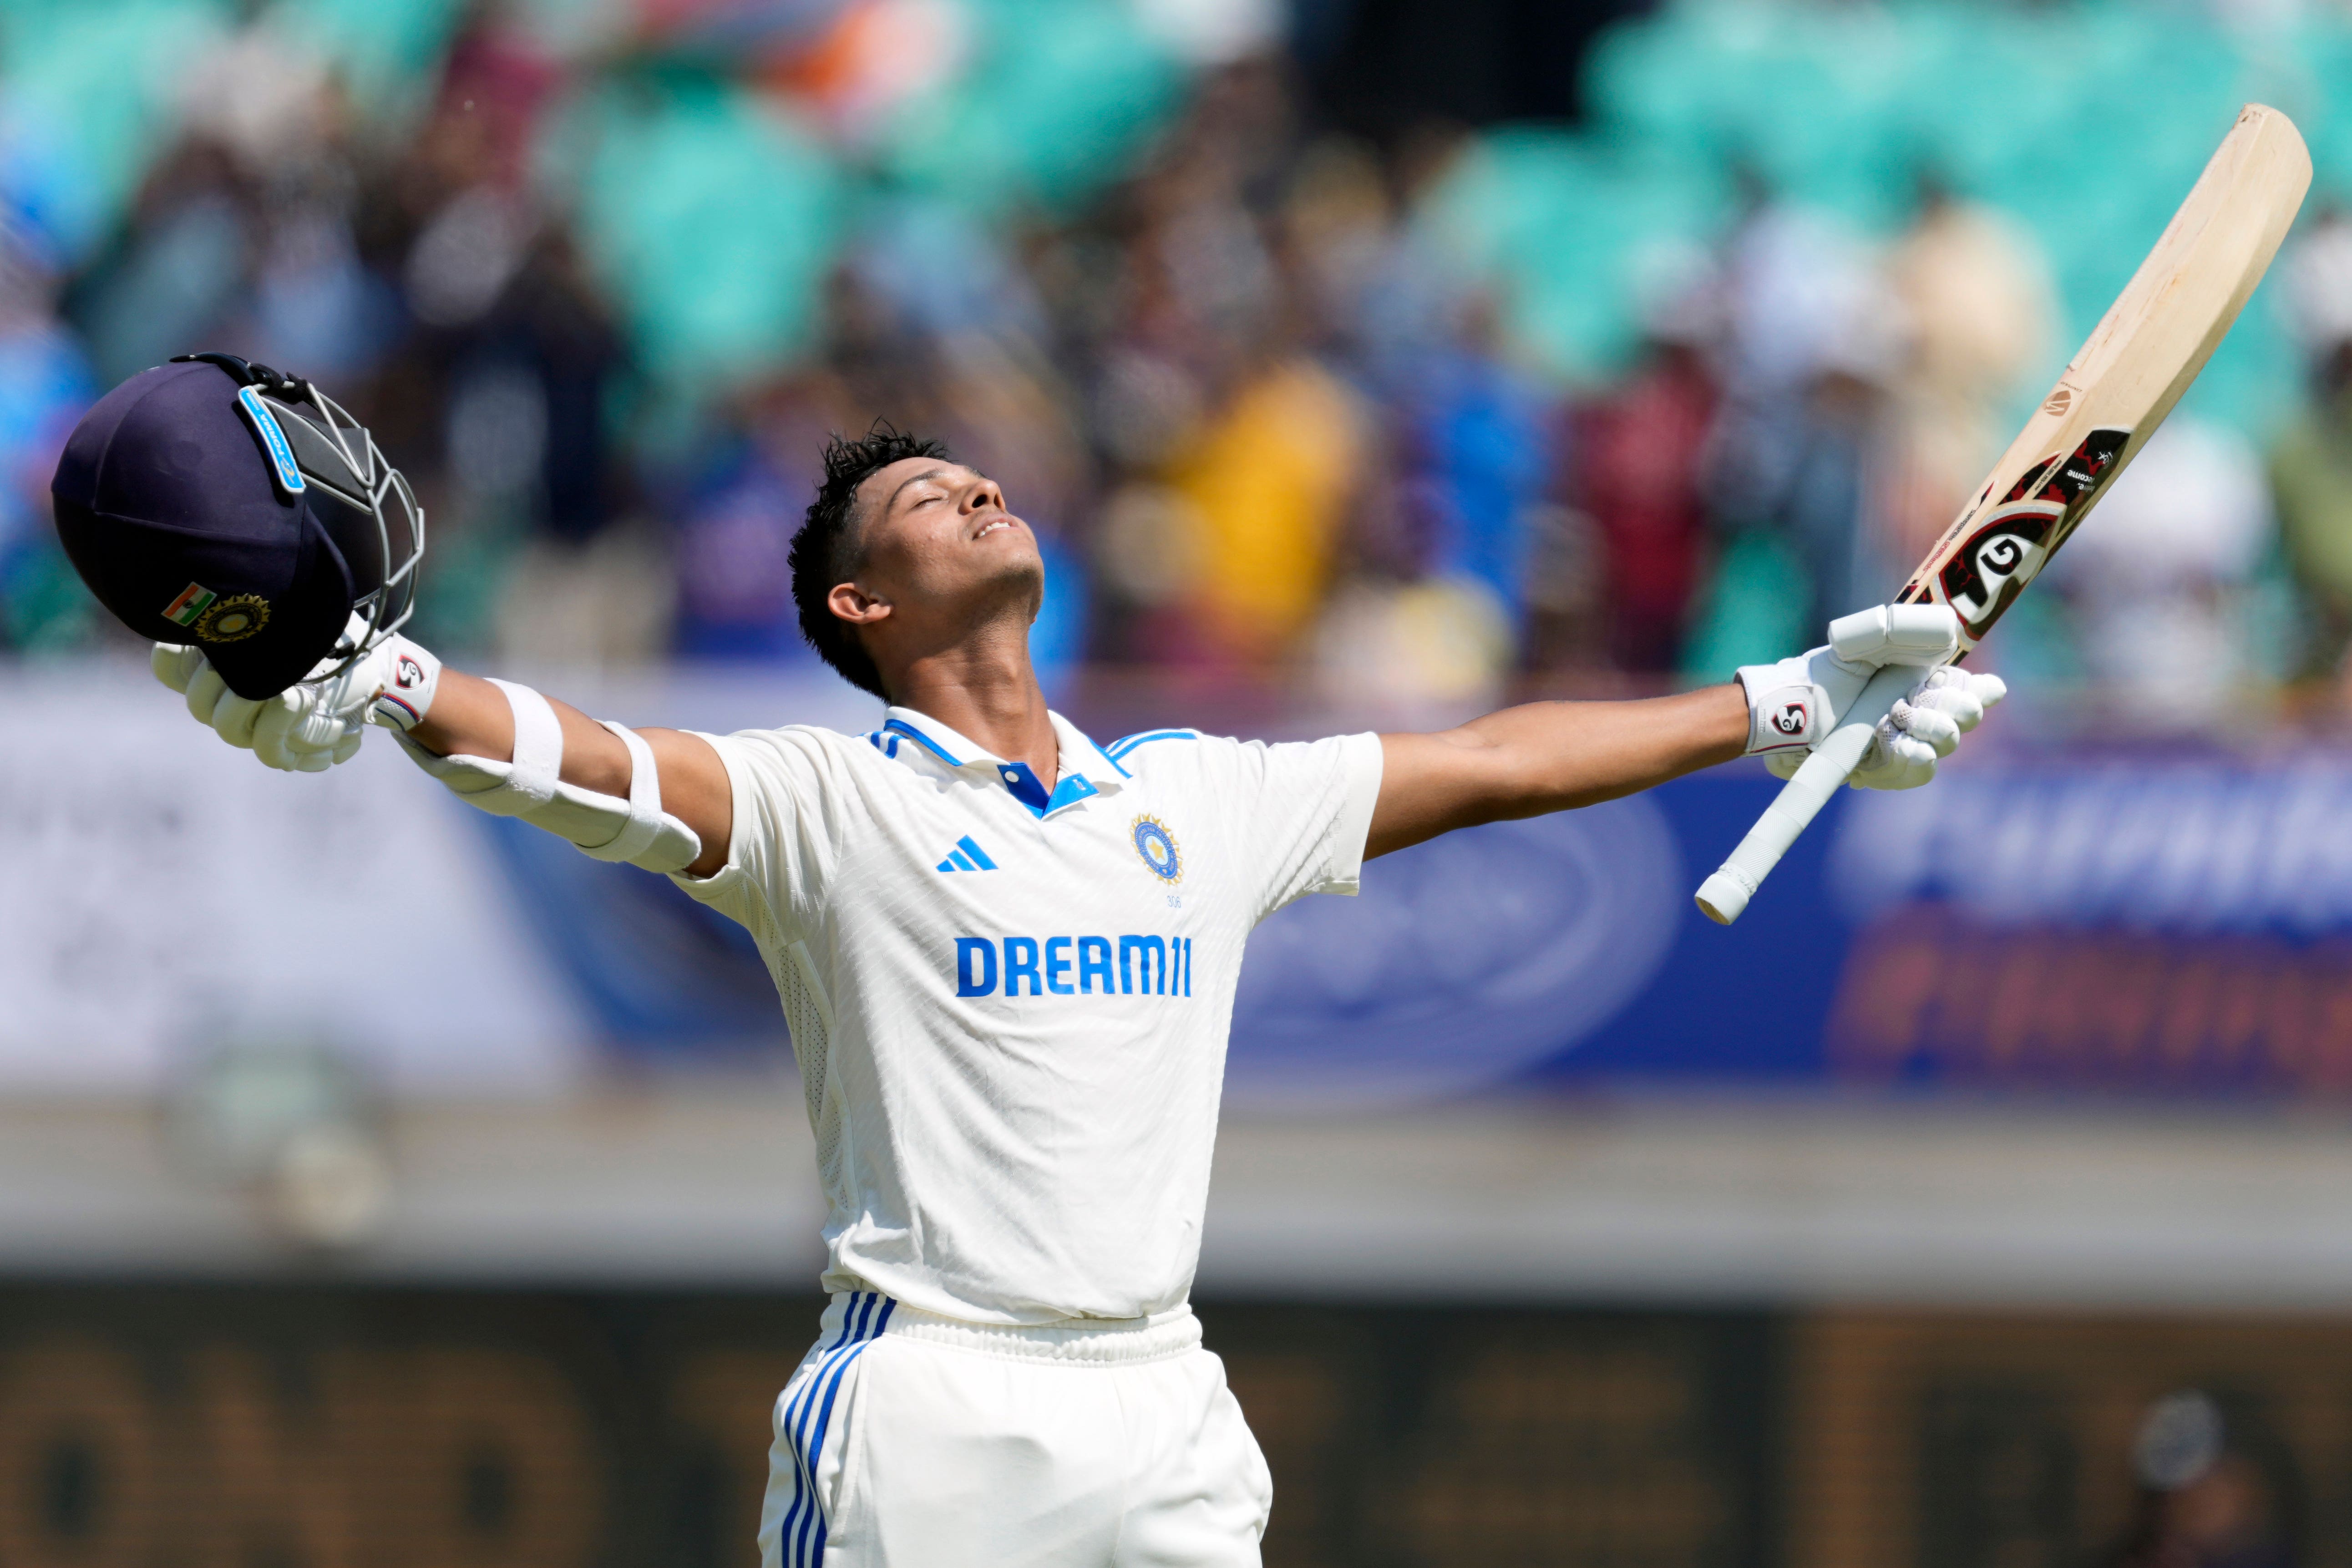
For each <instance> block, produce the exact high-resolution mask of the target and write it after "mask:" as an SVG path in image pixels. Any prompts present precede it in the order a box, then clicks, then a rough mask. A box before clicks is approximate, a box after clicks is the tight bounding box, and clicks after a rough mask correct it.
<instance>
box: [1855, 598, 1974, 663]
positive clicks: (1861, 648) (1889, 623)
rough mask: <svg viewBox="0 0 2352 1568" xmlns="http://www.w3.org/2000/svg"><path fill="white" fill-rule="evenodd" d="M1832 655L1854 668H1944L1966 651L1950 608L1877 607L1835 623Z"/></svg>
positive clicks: (1957, 623) (1856, 612) (1956, 620)
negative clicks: (1916, 666) (1854, 666)
mask: <svg viewBox="0 0 2352 1568" xmlns="http://www.w3.org/2000/svg"><path fill="white" fill-rule="evenodd" d="M1829 646H1830V650H1831V651H1832V653H1834V654H1836V655H1837V657H1838V658H1842V659H1845V660H1847V661H1848V662H1850V663H1853V664H1863V665H1870V666H1872V667H1876V666H1880V665H1888V664H1916V665H1936V664H1941V663H1943V662H1944V660H1946V659H1948V658H1951V657H1952V655H1954V654H1955V653H1958V651H1959V647H1960V618H1959V616H1957V615H1955V614H1953V613H1952V608H1951V606H1950V605H1873V606H1872V607H1870V608H1869V609H1867V610H1856V611H1855V612H1854V613H1853V615H1850V616H1839V617H1838V618H1837V619H1836V620H1833V621H1832V622H1831V623H1830V645H1829Z"/></svg>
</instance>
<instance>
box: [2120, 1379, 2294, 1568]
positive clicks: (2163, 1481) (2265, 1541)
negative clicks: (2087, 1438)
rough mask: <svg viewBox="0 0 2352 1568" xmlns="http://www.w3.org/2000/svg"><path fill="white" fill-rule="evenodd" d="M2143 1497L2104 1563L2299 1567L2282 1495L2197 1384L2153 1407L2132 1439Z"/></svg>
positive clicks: (2123, 1567) (2149, 1567)
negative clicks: (2237, 1444)
mask: <svg viewBox="0 0 2352 1568" xmlns="http://www.w3.org/2000/svg"><path fill="white" fill-rule="evenodd" d="M2132 1461H2133V1463H2132V1468H2133V1470H2134V1472H2135V1479H2137V1481H2138V1483H2139V1488H2140V1490H2139V1500H2138V1504H2137V1508H2136V1509H2135V1510H2134V1512H2133V1517H2132V1521H2131V1523H2130V1524H2129V1525H2128V1526H2127V1527H2126V1530H2125V1531H2124V1535H2123V1539H2122V1540H2121V1541H2120V1542H2118V1543H2117V1544H2116V1546H2115V1548H2114V1549H2113V1550H2112V1551H2110V1552H2107V1553H2106V1554H2105V1556H2104V1557H2103V1558H2102V1559H2101V1562H2102V1563H2103V1564H2104V1565H2105V1568H2293V1564H2294V1561H2295V1559H2294V1554H2293V1553H2292V1552H2289V1551H2288V1549H2287V1546H2286V1543H2285V1542H2284V1539H2283V1532H2282V1531H2281V1529H2280V1521H2279V1519H2278V1500H2277V1499H2276V1497H2275V1496H2274V1495H2273V1491H2272V1489H2271V1486H2270V1484H2269V1482H2268V1479H2266V1478H2265V1477H2264V1475H2263V1471H2262V1469H2261V1468H2259V1467H2258V1466H2257V1465H2255V1464H2254V1462H2253V1461H2252V1458H2250V1457H2249V1456H2247V1455H2246V1454H2244V1453H2242V1452H2241V1451H2238V1450H2236V1449H2235V1448H2233V1447H2231V1444H2230V1442H2229V1435H2228V1432H2227V1430H2226V1428H2225V1426H2224V1425H2223V1422H2222V1417H2221V1408H2220V1407H2219V1406H2218V1405H2215V1404H2214V1402H2213V1401H2212V1400H2211V1399H2210V1398H2209V1397H2208V1396H2207V1395H2205V1394H2200V1393H2197V1392H2195V1391H2193V1390H2191V1391H2186V1392H2182V1393H2179V1394H2167V1395H2166V1396H2165V1397H2164V1398H2162V1399H2159V1400H2158V1401H2157V1402H2156V1403H2155V1404H2154V1405H2151V1406H2149V1407H2148V1411H2147V1415H2145V1416H2143V1417H2142V1418H2141V1421H2140V1426H2139V1432H2138V1434H2137V1437H2136V1438H2135V1440H2134V1442H2133V1445H2132Z"/></svg>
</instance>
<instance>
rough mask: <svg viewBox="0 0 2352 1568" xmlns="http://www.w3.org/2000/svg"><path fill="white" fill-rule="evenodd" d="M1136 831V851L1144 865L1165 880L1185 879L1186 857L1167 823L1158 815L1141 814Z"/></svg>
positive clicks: (1154, 874) (1137, 819)
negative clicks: (1178, 847) (1177, 845)
mask: <svg viewBox="0 0 2352 1568" xmlns="http://www.w3.org/2000/svg"><path fill="white" fill-rule="evenodd" d="M1134 832H1135V852H1136V853H1137V854H1138V855H1140V856H1142V857H1143V863H1144V865H1146V866H1147V867H1149V868H1150V870H1151V874H1152V875H1153V876H1155V877H1157V878H1159V879H1160V880H1161V881H1163V882H1181V881H1182V880H1183V879H1184V857H1183V855H1182V854H1181V852H1180V851H1179V850H1178V849H1177V847H1176V836H1175V835H1174V834H1172V833H1171V832H1169V831H1168V825H1167V824H1166V823H1164V822H1162V821H1160V819H1159V818H1158V817H1156V816H1139V817H1137V818H1136V819H1135V828H1134Z"/></svg>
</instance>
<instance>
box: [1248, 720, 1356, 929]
mask: <svg viewBox="0 0 2352 1568" xmlns="http://www.w3.org/2000/svg"><path fill="white" fill-rule="evenodd" d="M1229 743H1230V742H1229ZM1233 766H1234V770H1235V773H1236V774H1237V775H1238V776H1237V777H1236V778H1235V780H1234V785H1235V787H1234V790H1233V794H1232V797H1231V798H1232V800H1233V804H1234V807H1235V811H1236V816H1235V819H1234V821H1235V828H1236V832H1237V836H1238V837H1239V840H1240V842H1241V845H1242V848H1243V853H1244V855H1245V856H1246V857H1247V859H1246V864H1248V865H1249V866H1251V867H1252V868H1255V872H1256V875H1257V879H1258V886H1257V891H1258V908H1257V918H1258V919H1260V920H1264V919H1265V917H1266V916H1268V915H1270V914H1272V913H1274V911H1275V910H1278V909H1280V908H1282V906H1283V905H1285V904H1286V903H1289V902H1290V901H1291V900H1293V899H1296V898H1298V897H1300V896H1301V895H1303V894H1307V893H1353V892H1355V891H1356V889H1357V888H1358V887H1359V886H1360V883H1361V880H1362V878H1363V869H1364V840H1365V837H1366V836H1367V835H1369V834H1370V831H1371V826H1372V806H1373V805H1374V804H1375V803H1376V802H1377V801H1378V800H1379V799H1380V794H1381V738H1380V737H1379V736H1378V735H1372V734H1363V735H1339V736H1334V737H1332V738H1331V739H1329V740H1327V741H1306V742H1283V743H1281V744H1276V745H1269V744H1267V743H1265V742H1262V741H1250V742H1242V743H1239V744H1235V745H1234V756H1233Z"/></svg>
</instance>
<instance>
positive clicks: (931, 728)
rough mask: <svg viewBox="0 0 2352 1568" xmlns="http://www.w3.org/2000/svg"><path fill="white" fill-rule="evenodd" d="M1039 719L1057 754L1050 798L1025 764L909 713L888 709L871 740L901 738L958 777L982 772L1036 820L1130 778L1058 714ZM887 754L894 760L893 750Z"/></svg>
mask: <svg viewBox="0 0 2352 1568" xmlns="http://www.w3.org/2000/svg"><path fill="white" fill-rule="evenodd" d="M1045 716H1046V718H1048V719H1050V720H1052V721H1053V724H1054V738H1055V741H1056V742H1059V744H1060V749H1061V756H1060V758H1059V763H1060V767H1061V777H1060V779H1059V780H1058V781H1057V782H1056V783H1055V785H1054V789H1053V793H1052V794H1050V795H1049V794H1047V793H1046V790H1045V782H1044V781H1043V780H1041V779H1040V778H1038V776H1037V775H1036V773H1034V772H1033V771H1031V769H1030V767H1029V764H1028V763H1008V762H1006V761H1005V760H1004V759H1003V758H1002V757H999V756H993V755H992V754H990V753H989V752H985V751H982V749H981V748H980V747H979V746H977V745H975V744H974V743H973V742H971V741H968V740H966V739H964V737H963V736H961V735H959V734H957V733H956V732H955V731H953V730H950V729H949V728H948V727H947V726H946V725H945V724H942V723H940V721H938V720H937V719H934V718H932V717H930V716H929V714H926V713H919V712H917V711H916V710H914V709H912V708H895V707H894V708H892V709H891V710H889V713H888V715H887V717H886V718H885V719H884V720H883V722H882V728H881V729H880V730H879V731H877V740H878V737H879V736H881V735H890V736H894V737H898V736H903V737H904V738H906V739H907V740H909V741H912V742H915V744H916V745H918V746H919V747H921V748H922V749H923V750H924V751H926V752H929V753H930V754H931V755H932V756H934V757H937V758H938V759H939V760H940V762H942V763H946V764H947V765H948V766H949V767H951V768H954V769H956V770H958V771H959V772H971V773H983V772H984V773H986V774H987V775H988V776H989V777H991V778H992V779H994V780H995V781H996V782H997V783H999V784H1003V786H1004V788H1005V790H1006V791H1007V792H1008V793H1009V794H1011V795H1012V796H1013V799H1015V800H1017V801H1019V802H1020V803H1021V804H1022V805H1025V806H1027V807H1028V808H1029V809H1030V811H1031V812H1032V813H1033V814H1034V815H1035V816H1052V815H1054V813H1055V812H1057V811H1060V810H1061V809H1062V808H1063V807H1065V806H1070V805H1076V804H1077V803H1078V802H1080V801H1082V800H1086V799H1088V798H1090V797H1092V796H1094V795H1102V794H1105V793H1108V792H1113V791H1116V790H1118V787H1119V785H1120V784H1123V783H1125V782H1126V781H1127V780H1128V779H1129V777H1131V776H1132V775H1131V774H1129V773H1128V771H1127V770H1126V769H1125V768H1122V767H1120V766H1119V765H1118V763H1115V762H1113V761H1111V760H1110V758H1109V757H1108V755H1106V754H1105V753H1104V752H1103V749H1102V748H1101V747H1100V746H1097V745H1096V744H1095V743H1094V742H1093V741H1092V740H1091V739H1089V738H1088V737H1087V733H1086V731H1083V730H1081V729H1079V728H1078V727H1077V726H1076V724H1073V723H1071V722H1070V721H1068V720H1067V719H1065V718H1063V717H1062V716H1061V715H1060V714H1059V713H1054V712H1048V713H1047V714H1046V715H1045ZM891 751H892V754H894V755H895V754H896V747H895V746H893V747H892V748H891Z"/></svg>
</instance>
